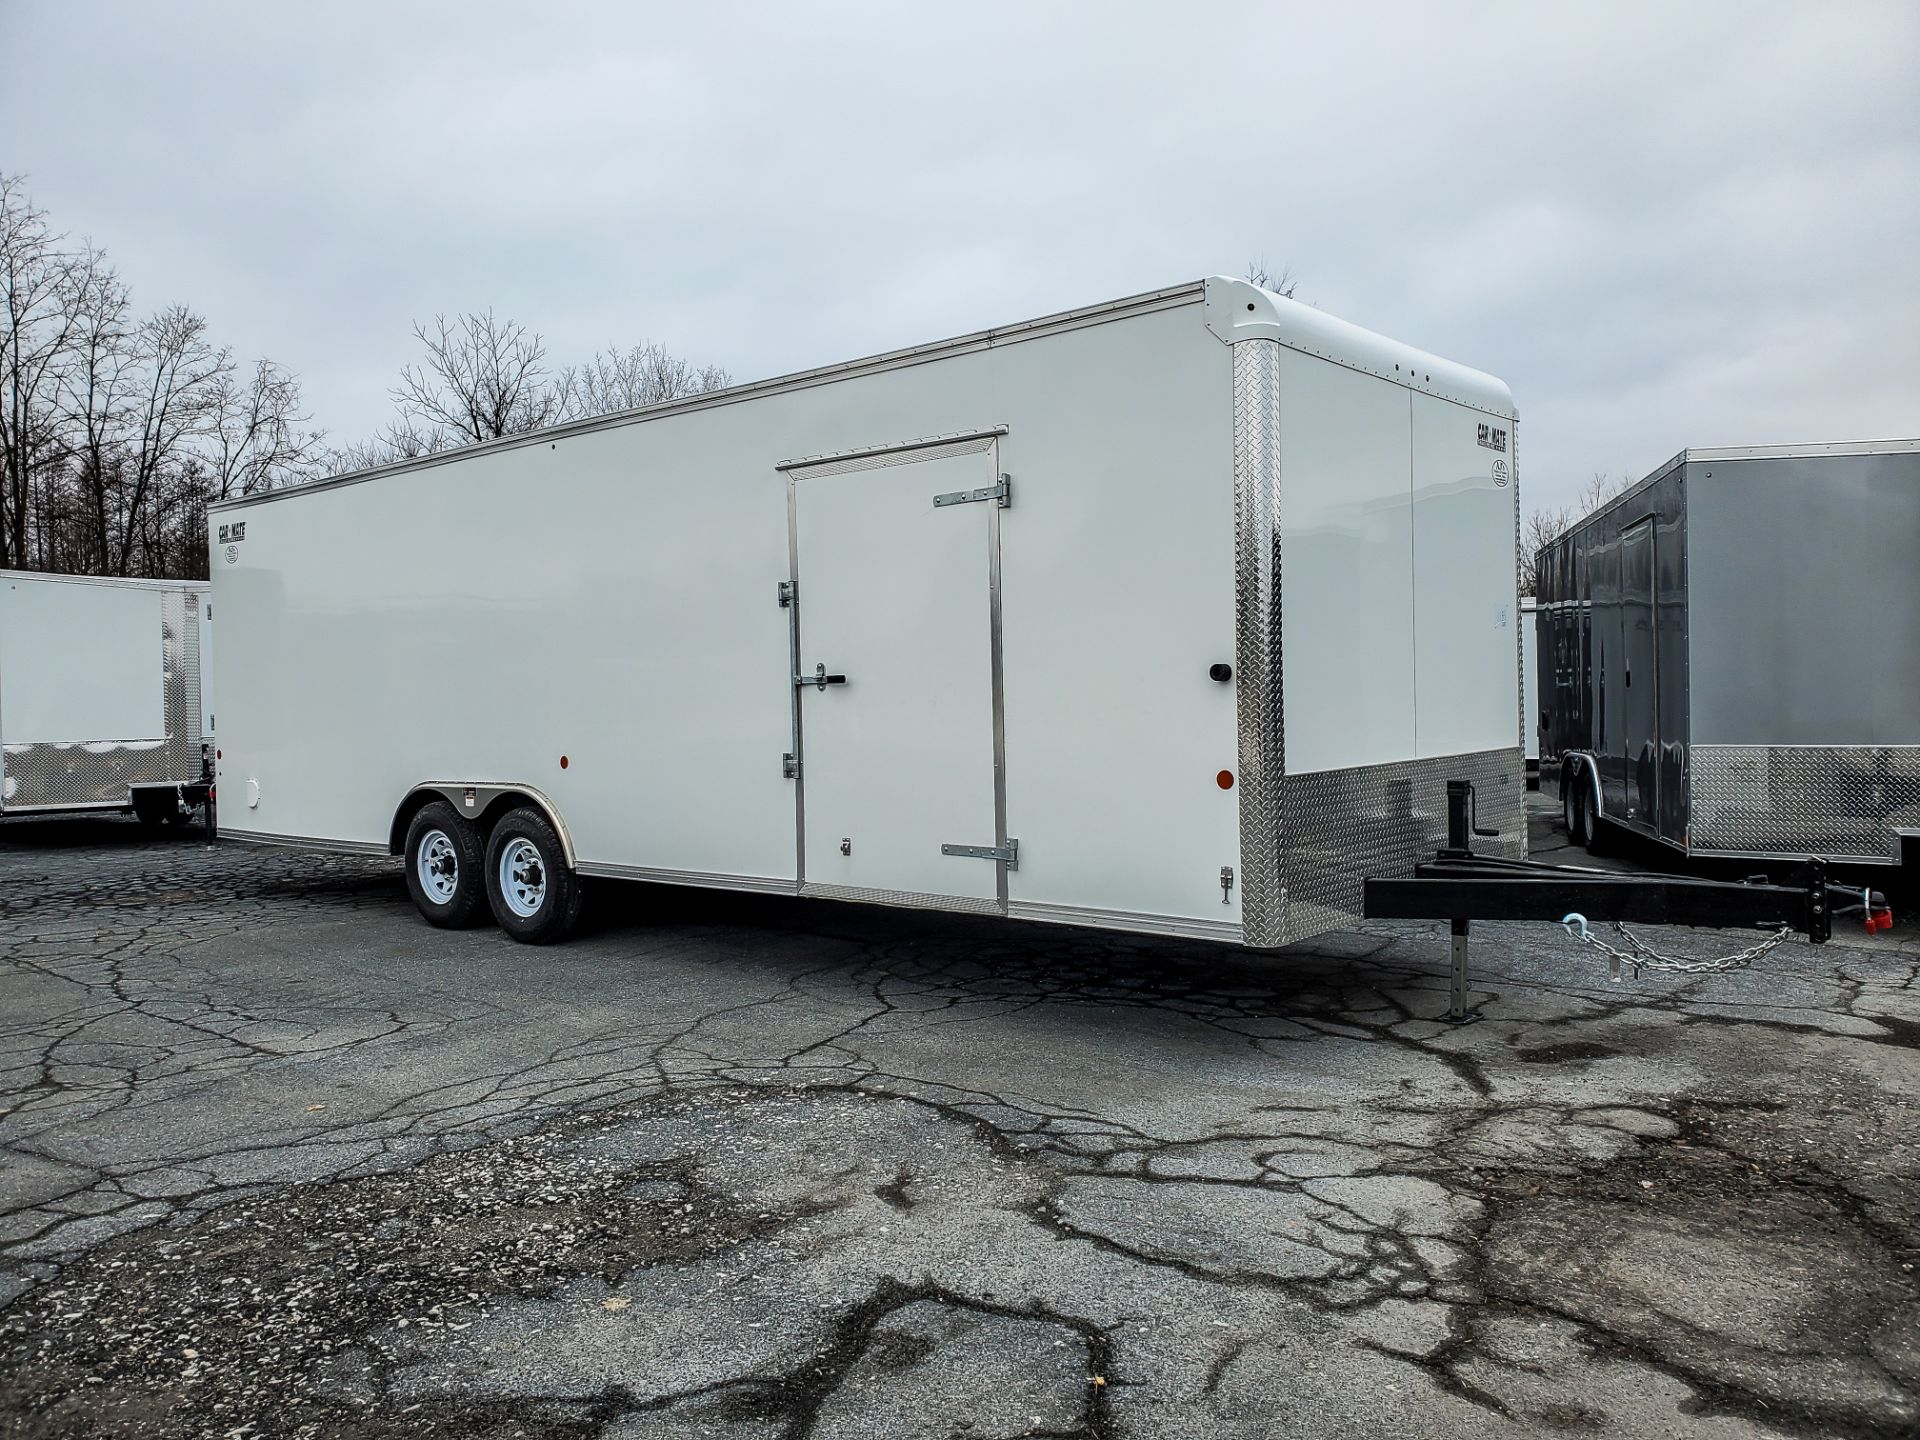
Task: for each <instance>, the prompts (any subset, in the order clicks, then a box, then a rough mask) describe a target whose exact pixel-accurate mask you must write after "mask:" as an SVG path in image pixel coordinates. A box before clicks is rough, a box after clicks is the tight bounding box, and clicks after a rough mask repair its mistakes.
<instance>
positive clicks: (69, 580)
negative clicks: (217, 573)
mask: <svg viewBox="0 0 1920 1440" xmlns="http://www.w3.org/2000/svg"><path fill="white" fill-rule="evenodd" d="M4 580H58V581H61V582H63V583H65V584H69V585H118V586H120V587H122V588H123V589H128V590H211V589H212V588H213V582H212V581H210V580H171V579H161V578H153V577H148V576H144V575H66V574H60V573H56V572H55V571H52V570H0V581H4Z"/></svg>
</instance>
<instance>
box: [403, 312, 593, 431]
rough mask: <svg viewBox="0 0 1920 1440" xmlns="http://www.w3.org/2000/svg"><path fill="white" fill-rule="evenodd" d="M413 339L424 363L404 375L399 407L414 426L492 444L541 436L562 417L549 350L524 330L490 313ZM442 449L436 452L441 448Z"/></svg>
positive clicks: (421, 330) (438, 320)
mask: <svg viewBox="0 0 1920 1440" xmlns="http://www.w3.org/2000/svg"><path fill="white" fill-rule="evenodd" d="M413 333H414V336H415V338H417V339H418V340H419V341H420V343H421V344H422V345H424V346H426V347H427V357H426V360H425V361H424V362H423V363H422V364H420V365H409V366H407V367H406V368H405V369H403V370H402V371H401V372H400V383H399V385H398V386H396V387H395V388H394V391H393V399H394V403H395V404H396V405H397V406H399V408H400V413H401V415H402V416H404V417H405V418H406V419H407V420H408V421H409V422H412V424H413V425H418V426H424V427H426V428H427V429H428V430H440V431H446V432H448V433H450V434H451V435H453V436H454V437H456V438H457V440H459V441H469V440H492V439H495V438H497V437H499V436H501V435H518V434H521V433H523V432H525V431H528V430H538V429H539V428H540V427H541V426H543V425H549V424H551V423H552V422H553V421H554V420H556V419H558V418H559V399H558V396H557V395H556V394H555V392H554V390H553V388H552V387H551V386H549V385H548V383H547V371H546V367H545V365H544V363H543V362H544V361H545V359H546V354H547V347H546V343H545V342H544V341H543V340H542V339H541V338H540V336H539V335H538V334H537V333H536V332H533V331H530V330H528V329H527V328H526V327H525V326H524V325H520V324H517V323H515V322H514V321H512V320H502V319H500V318H498V317H497V316H496V315H495V314H494V313H493V311H491V310H486V311H482V312H480V313H478V314H474V313H469V314H466V315H462V316H460V317H459V318H458V319H456V320H454V321H452V322H449V321H448V320H447V317H446V316H444V315H436V316H435V317H434V321H433V327H432V328H431V329H429V328H428V327H427V326H425V325H418V324H416V325H415V326H414V327H413ZM436 448H437V447H436Z"/></svg>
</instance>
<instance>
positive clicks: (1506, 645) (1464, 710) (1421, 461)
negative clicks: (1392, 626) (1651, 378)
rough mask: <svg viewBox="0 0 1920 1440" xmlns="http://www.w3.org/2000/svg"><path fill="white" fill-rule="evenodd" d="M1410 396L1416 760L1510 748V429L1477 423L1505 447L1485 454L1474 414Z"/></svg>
mask: <svg viewBox="0 0 1920 1440" xmlns="http://www.w3.org/2000/svg"><path fill="white" fill-rule="evenodd" d="M1410 398H1411V403H1412V407H1413V606H1414V700H1415V705H1414V709H1415V715H1416V718H1417V750H1416V754H1417V756H1418V758H1421V759H1425V758H1426V757H1428V756H1433V755H1465V754H1472V753H1475V752H1478V751H1482V750H1498V749H1502V748H1506V747H1510V746H1513V745H1515V744H1516V743H1517V740H1518V737H1517V736H1516V735H1515V733H1514V727H1515V724H1516V717H1517V716H1518V714H1519V711H1520V696H1519V691H1518V686H1519V663H1518V650H1517V646H1518V644H1519V636H1518V633H1517V631H1518V629H1519V623H1518V622H1519V603H1520V602H1519V586H1518V574H1517V566H1516V564H1515V555H1514V509H1513V507H1514V485H1513V480H1512V473H1513V472H1512V461H1513V426H1512V424H1511V422H1509V423H1507V424H1504V425H1499V426H1489V429H1490V431H1491V430H1504V431H1505V432H1506V446H1505V448H1504V449H1499V450H1495V449H1490V448H1487V447H1484V446H1482V445H1481V444H1480V439H1479V436H1480V427H1481V426H1482V425H1484V424H1487V417H1486V416H1485V415H1484V414H1482V413H1480V412H1477V411H1474V410H1469V409H1467V408H1465V407H1464V406H1460V405H1454V404H1451V403H1449V402H1447V401H1445V400H1436V399H1435V398H1433V397H1432V396H1431V395H1419V394H1416V395H1413V396H1411V397H1410ZM1491 438H1492V436H1491V435H1489V439H1491ZM1496 470H1497V471H1498V474H1497V475H1496Z"/></svg>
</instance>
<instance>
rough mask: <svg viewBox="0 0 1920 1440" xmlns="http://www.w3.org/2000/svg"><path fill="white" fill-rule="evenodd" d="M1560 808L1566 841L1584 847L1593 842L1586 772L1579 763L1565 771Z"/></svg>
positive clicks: (1591, 813)
mask: <svg viewBox="0 0 1920 1440" xmlns="http://www.w3.org/2000/svg"><path fill="white" fill-rule="evenodd" d="M1561 808H1562V810H1563V812H1564V814H1565V817H1566V822H1567V843H1568V844H1570V845H1578V846H1579V847H1580V848H1581V849H1583V850H1584V849H1586V848H1588V847H1590V846H1591V845H1592V844H1593V810H1592V806H1591V801H1590V800H1589V798H1588V794H1587V772H1586V770H1585V769H1584V768H1583V767H1582V766H1579V765H1576V766H1574V767H1573V768H1572V769H1571V770H1570V771H1568V773H1567V779H1566V782H1565V784H1564V785H1563V786H1562V787H1561Z"/></svg>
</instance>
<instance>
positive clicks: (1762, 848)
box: [1687, 745, 1920, 861]
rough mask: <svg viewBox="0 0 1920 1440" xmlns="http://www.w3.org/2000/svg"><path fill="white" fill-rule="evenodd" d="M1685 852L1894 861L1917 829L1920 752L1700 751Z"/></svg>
mask: <svg viewBox="0 0 1920 1440" xmlns="http://www.w3.org/2000/svg"><path fill="white" fill-rule="evenodd" d="M1687 764H1688V770H1689V773H1690V777H1691V785H1690V791H1691V799H1692V815H1691V820H1690V823H1689V825H1688V828H1687V848H1688V849H1689V850H1692V851H1696V852H1700V851H1707V852H1711V851H1732V852H1734V853H1737V854H1743V855H1824V856H1827V857H1829V858H1831V859H1861V860H1886V861H1897V860H1898V859H1899V858H1900V836H1899V832H1900V831H1901V830H1903V829H1904V830H1909V831H1920V745H1695V746H1693V747H1691V749H1690V750H1689V751H1688V755H1687Z"/></svg>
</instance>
